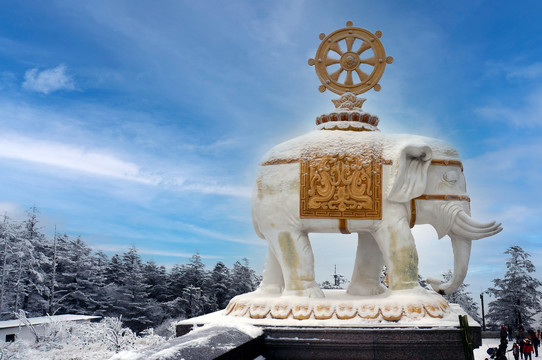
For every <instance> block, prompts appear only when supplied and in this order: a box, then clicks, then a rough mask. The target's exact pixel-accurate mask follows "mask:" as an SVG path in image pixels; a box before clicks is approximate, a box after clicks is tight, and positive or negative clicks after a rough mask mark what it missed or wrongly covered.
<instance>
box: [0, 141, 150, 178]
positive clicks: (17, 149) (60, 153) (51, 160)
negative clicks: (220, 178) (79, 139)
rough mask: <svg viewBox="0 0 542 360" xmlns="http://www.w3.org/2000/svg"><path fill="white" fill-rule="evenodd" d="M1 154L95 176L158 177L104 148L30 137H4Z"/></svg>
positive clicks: (5, 156) (0, 146)
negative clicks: (95, 148)
mask: <svg viewBox="0 0 542 360" xmlns="http://www.w3.org/2000/svg"><path fill="white" fill-rule="evenodd" d="M0 157H3V158H8V159H14V160H23V161H30V162H34V163H39V164H44V165H52V166H58V167H62V168H67V169H70V170H74V171H81V172H86V173H90V174H94V175H99V176H105V177H112V178H119V179H125V180H131V181H136V182H140V183H144V184H157V183H158V182H159V179H158V178H156V177H153V176H149V175H145V174H143V173H142V172H141V169H140V167H139V166H138V165H136V164H134V163H131V162H127V161H124V160H121V159H118V158H116V157H115V156H113V155H110V154H107V153H106V152H105V151H103V152H100V151H96V150H86V149H84V148H81V147H76V146H73V145H67V144H60V143H54V142H47V141H36V140H35V139H31V138H24V137H13V136H1V137H0Z"/></svg>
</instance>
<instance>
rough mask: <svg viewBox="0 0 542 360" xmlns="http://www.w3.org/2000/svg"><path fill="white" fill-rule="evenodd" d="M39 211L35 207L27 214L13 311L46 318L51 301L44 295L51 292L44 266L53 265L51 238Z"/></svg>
mask: <svg viewBox="0 0 542 360" xmlns="http://www.w3.org/2000/svg"><path fill="white" fill-rule="evenodd" d="M38 215H39V211H38V209H37V208H36V207H35V206H33V207H32V208H31V209H30V210H29V211H27V219H26V220H25V221H23V224H22V225H23V226H22V227H21V233H20V236H19V239H20V240H21V241H19V242H18V245H17V248H16V253H17V259H16V260H17V265H16V267H17V269H16V274H15V287H14V290H15V301H14V306H13V312H15V311H18V310H19V309H22V310H25V311H27V312H29V313H30V314H33V315H37V314H40V315H43V314H44V312H45V310H46V308H47V301H46V300H45V299H44V298H43V295H44V294H45V293H47V292H48V286H47V284H46V283H45V272H44V270H43V266H44V265H45V264H47V263H49V259H48V257H47V256H46V248H47V239H46V238H45V235H44V234H43V233H42V232H41V231H40V228H39V226H38V224H39V219H38Z"/></svg>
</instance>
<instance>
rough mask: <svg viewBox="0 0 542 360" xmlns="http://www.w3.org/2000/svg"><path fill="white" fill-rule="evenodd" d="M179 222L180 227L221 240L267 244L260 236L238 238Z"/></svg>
mask: <svg viewBox="0 0 542 360" xmlns="http://www.w3.org/2000/svg"><path fill="white" fill-rule="evenodd" d="M178 224H179V225H180V227H183V228H188V229H190V230H191V231H193V232H196V233H199V234H202V235H205V236H209V237H212V238H215V239H219V240H224V241H229V242H236V243H241V244H250V245H259V246H267V243H266V241H265V240H262V239H259V238H258V239H255V240H245V239H241V238H238V237H234V236H229V235H226V234H224V233H220V232H216V231H211V230H207V229H204V228H200V227H198V226H196V225H192V224H188V223H182V222H178Z"/></svg>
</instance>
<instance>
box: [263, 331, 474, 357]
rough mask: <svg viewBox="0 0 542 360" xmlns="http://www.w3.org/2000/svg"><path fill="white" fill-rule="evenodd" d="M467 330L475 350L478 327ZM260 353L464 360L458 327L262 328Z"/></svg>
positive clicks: (266, 355) (267, 354)
mask: <svg viewBox="0 0 542 360" xmlns="http://www.w3.org/2000/svg"><path fill="white" fill-rule="evenodd" d="M470 329H471V336H472V342H473V345H474V347H475V348H476V347H479V346H480V345H481V344H482V338H481V331H480V328H479V327H471V328H470ZM263 354H264V356H265V358H266V359H326V360H329V359H360V360H362V359H379V360H385V359H394V360H398V359H409V360H416V359H432V360H433V359H442V360H448V359H449V360H456V359H457V360H459V359H461V360H463V359H465V353H464V350H463V343H462V340H461V334H460V330H459V328H399V327H397V328H382V327H379V328H367V327H364V328H358V327H356V328H344V327H341V328H322V327H318V328H294V327H266V328H265V330H264V351H263Z"/></svg>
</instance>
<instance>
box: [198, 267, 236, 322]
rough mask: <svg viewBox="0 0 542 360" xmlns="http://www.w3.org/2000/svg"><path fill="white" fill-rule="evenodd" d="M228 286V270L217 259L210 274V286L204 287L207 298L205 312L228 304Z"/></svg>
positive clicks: (229, 276) (222, 307) (229, 278)
mask: <svg viewBox="0 0 542 360" xmlns="http://www.w3.org/2000/svg"><path fill="white" fill-rule="evenodd" d="M230 286H231V275H230V270H229V269H228V267H227V266H226V265H224V263H223V262H221V261H219V262H217V263H216V265H215V267H214V269H213V271H212V272H211V274H210V286H209V287H208V288H206V289H204V291H205V292H206V294H207V297H208V298H209V303H208V304H207V306H206V310H205V311H206V312H207V311H208V312H212V311H216V310H220V309H224V308H225V307H226V306H227V305H228V301H229V300H230V297H229V296H228V291H229V289H230Z"/></svg>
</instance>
